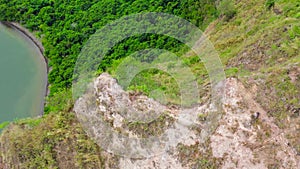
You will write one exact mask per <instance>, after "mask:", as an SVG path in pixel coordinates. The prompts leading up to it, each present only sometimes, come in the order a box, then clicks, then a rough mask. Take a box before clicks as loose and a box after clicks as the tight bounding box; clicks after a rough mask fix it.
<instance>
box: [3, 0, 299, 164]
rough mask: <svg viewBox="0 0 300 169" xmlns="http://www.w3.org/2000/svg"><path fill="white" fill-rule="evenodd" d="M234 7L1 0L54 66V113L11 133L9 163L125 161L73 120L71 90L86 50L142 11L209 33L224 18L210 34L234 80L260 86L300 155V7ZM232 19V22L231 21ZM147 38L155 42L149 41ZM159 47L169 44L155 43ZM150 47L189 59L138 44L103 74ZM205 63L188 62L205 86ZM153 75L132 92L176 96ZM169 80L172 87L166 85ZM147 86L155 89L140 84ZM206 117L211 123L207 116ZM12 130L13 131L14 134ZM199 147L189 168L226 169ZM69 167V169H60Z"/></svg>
mask: <svg viewBox="0 0 300 169" xmlns="http://www.w3.org/2000/svg"><path fill="white" fill-rule="evenodd" d="M226 1H227V2H230V3H231V4H225V3H224V2H223V3H220V4H219V6H218V7H217V9H219V10H223V9H224V10H223V11H219V12H218V11H217V10H216V7H215V6H214V2H213V1H210V0H206V1H204V0H203V1H202V0H200V1H196V0H182V1H164V0H157V1H155V0H153V1H144V0H138V1H119V2H116V1H110V0H102V1H100V2H96V1H91V2H83V1H71V2H64V1H61V2H59V1H29V0H27V1H18V0H12V1H8V0H7V1H5V0H0V20H8V21H16V22H19V23H21V24H22V25H24V26H25V27H26V28H28V29H30V30H31V31H33V32H34V33H35V34H36V35H37V36H39V37H40V38H41V40H42V42H43V45H44V46H45V48H46V52H45V55H46V57H47V58H49V59H50V66H51V67H52V68H53V70H52V71H51V73H50V76H49V81H50V83H51V95H50V97H49V98H48V107H47V108H46V111H47V112H53V113H51V114H49V115H46V116H44V117H42V118H41V119H34V120H32V119H30V120H24V121H17V122H15V124H13V125H11V126H9V127H11V128H10V130H7V131H5V133H4V136H3V140H11V141H10V142H8V143H7V145H6V147H8V149H9V150H10V152H9V153H7V154H8V155H6V156H10V157H9V159H15V157H18V158H17V159H19V160H20V161H19V162H20V163H21V164H23V166H24V167H31V168H44V167H45V166H47V165H48V166H51V167H52V168H59V167H67V168H72V167H73V168H80V167H83V168H84V167H85V168H93V167H94V168H95V167H98V168H99V166H100V167H103V165H104V163H106V164H107V163H109V164H108V165H109V166H110V168H114V167H112V166H113V165H114V164H115V163H117V160H118V159H117V158H115V159H110V158H111V157H110V156H107V155H103V153H102V151H101V149H100V148H99V147H98V146H97V145H96V144H95V143H93V142H92V141H90V140H89V139H88V138H87V137H86V135H85V133H84V131H83V130H82V128H81V126H80V124H79V123H78V122H77V120H76V118H75V117H74V114H73V113H69V112H71V111H72V107H73V101H72V94H71V91H70V87H71V83H72V72H73V66H74V64H75V61H76V57H77V56H78V54H79V52H80V50H81V47H82V46H83V45H84V44H85V42H86V41H87V39H88V38H89V37H90V35H92V34H93V33H94V32H95V31H96V30H97V29H99V28H101V27H102V26H104V25H105V24H107V23H109V22H110V21H112V20H115V19H117V18H119V17H121V16H123V15H127V14H131V13H138V12H142V11H160V12H167V13H171V14H176V15H179V16H182V17H184V18H186V19H188V20H189V21H191V22H192V23H194V24H196V25H198V26H199V27H200V28H205V27H206V26H207V25H208V24H209V23H210V22H211V21H212V20H213V19H214V18H216V17H217V16H220V19H219V20H217V21H216V22H213V23H212V24H211V25H210V27H208V30H207V34H208V35H209V37H210V40H211V41H212V42H213V43H214V45H215V47H216V49H217V50H218V51H219V52H220V57H221V60H222V62H223V63H224V65H225V69H226V70H225V71H226V74H227V76H234V77H237V78H239V80H240V81H242V82H243V83H244V84H245V86H246V88H247V89H248V88H251V87H252V85H253V86H255V85H256V87H257V88H258V89H257V93H254V97H255V100H257V101H258V102H259V103H260V104H261V105H262V107H263V108H264V109H265V110H266V111H268V115H269V116H272V117H274V119H275V121H276V124H277V125H278V126H280V127H281V128H282V129H287V133H286V134H288V135H289V141H290V144H291V146H292V147H294V148H296V150H297V151H298V152H300V146H299V136H300V133H299V132H294V130H289V129H291V128H292V127H293V126H292V124H293V123H292V122H293V120H294V119H296V118H295V116H297V114H296V113H295V112H296V111H295V110H297V108H299V107H300V105H299V103H300V102H299V100H300V98H299V97H300V94H299V87H300V86H299V84H300V83H299V80H300V79H299V78H298V80H297V81H296V82H292V81H291V78H290V74H289V72H293V71H296V69H297V67H299V62H300V55H299V54H300V51H299V50H300V31H299V30H300V29H299V27H300V25H299V23H300V22H299V19H300V2H299V0H277V1H273V0H251V1H249V0H241V1H230V0H225V2H226ZM270 2H271V7H270V8H269V3H270ZM273 2H274V4H273ZM232 6H234V9H233V8H231V7H232ZM268 8H269V9H268ZM233 13H234V15H232V14H233ZM224 16H225V17H224ZM227 16H230V17H229V18H226V17H227ZM224 18H225V19H224ZM145 39H147V41H144V40H145ZM157 40H162V42H164V43H162V44H158V43H154V42H156V41H157ZM174 44H176V45H175V46H174ZM152 45H153V46H152ZM148 47H158V48H164V49H168V50H171V51H174V52H177V53H180V52H182V49H180V47H181V45H180V44H178V42H177V41H175V40H174V39H171V38H168V37H164V36H156V35H143V36H138V37H133V38H130V39H126V40H125V41H122V42H121V43H119V44H118V45H117V46H116V47H115V48H114V49H113V50H112V51H111V53H110V54H109V55H108V56H107V57H106V60H105V62H104V63H105V64H103V65H101V66H100V68H101V70H100V72H101V71H103V70H105V71H109V72H112V73H114V68H115V67H116V65H117V64H118V63H119V62H120V59H121V58H123V57H125V56H126V55H130V54H131V53H132V52H134V51H136V50H140V49H144V48H148ZM198 59H199V58H198V57H195V56H194V55H193V54H191V56H187V57H185V58H183V61H184V62H185V63H186V64H187V65H188V66H189V67H190V68H191V69H192V71H193V72H195V75H197V76H198V77H200V78H203V79H205V78H207V75H206V72H205V69H204V67H203V65H202V63H199V62H198V61H199V60H198ZM150 71H152V73H151V74H152V75H154V76H153V77H154V79H150V78H148V76H149V74H148V73H147V72H142V73H141V74H139V75H138V76H137V78H136V79H135V80H134V81H133V84H134V85H135V86H131V87H130V88H129V89H133V90H136V89H138V90H141V91H144V92H146V94H150V91H151V90H153V89H156V88H159V89H161V90H164V89H165V88H166V89H167V90H170V88H168V87H170V86H172V88H171V89H177V86H173V85H174V84H173V83H171V84H168V83H167V82H165V81H168V82H170V81H172V80H173V79H171V78H170V77H169V79H168V78H166V76H167V75H165V74H164V73H160V72H159V71H157V70H150ZM163 78H164V79H166V80H165V81H162V80H161V79H163ZM141 81H142V82H145V84H146V85H148V86H145V85H143V84H140V82H141ZM200 81H201V79H200ZM161 83H162V84H161ZM253 83H254V84H253ZM200 84H202V86H201V87H203V88H206V87H207V86H208V82H207V81H204V82H203V81H201V82H200ZM147 92H148V93H147ZM170 92H173V91H170ZM172 97H173V96H172ZM172 97H171V98H172ZM298 116H299V115H298ZM199 118H201V119H204V120H205V117H199ZM290 119H291V121H292V122H291V121H290ZM5 125H6V124H2V125H0V126H5ZM135 125H136V124H131V127H135ZM142 127H144V126H142ZM0 128H1V127H0ZM143 129H144V128H143ZM12 130H13V132H10V131H12ZM138 131H139V132H141V133H142V132H144V130H138ZM290 131H293V132H290ZM0 141H1V140H0ZM197 146H198V145H197ZM197 146H195V147H193V146H190V147H186V146H179V147H178V149H179V150H180V151H181V153H180V154H179V156H180V157H181V158H182V161H183V164H184V163H186V162H185V160H186V159H187V160H189V161H188V162H191V161H192V162H193V163H195V166H198V167H199V168H218V166H217V164H218V162H217V160H216V159H213V158H211V155H210V154H209V153H208V154H207V155H203V154H200V152H197V151H198V149H197ZM202 147H204V146H202ZM74 154H75V155H74ZM195 154H199V155H198V156H197V158H194V155H195ZM192 157H193V158H192ZM0 158H1V157H0ZM59 159H63V160H64V161H59ZM112 161H113V162H112ZM63 164H66V165H65V166H60V165H63Z"/></svg>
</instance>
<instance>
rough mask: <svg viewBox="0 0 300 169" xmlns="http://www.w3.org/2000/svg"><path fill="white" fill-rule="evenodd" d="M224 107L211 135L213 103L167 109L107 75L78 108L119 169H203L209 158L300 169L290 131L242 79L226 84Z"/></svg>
mask: <svg viewBox="0 0 300 169" xmlns="http://www.w3.org/2000/svg"><path fill="white" fill-rule="evenodd" d="M222 109H223V110H222V111H223V113H222V114H219V115H222V117H221V119H220V120H218V122H217V125H216V129H215V130H214V133H212V134H210V135H208V136H205V135H203V130H205V129H206V128H205V127H204V126H205V125H206V124H211V121H210V122H207V118H206V116H209V113H212V112H213V110H212V105H210V104H209V103H207V104H204V105H201V106H195V107H192V108H189V109H180V108H178V107H176V106H172V107H170V106H165V105H162V104H160V103H159V102H157V101H155V100H153V99H151V98H148V97H146V96H144V95H141V94H133V93H128V92H126V91H124V90H123V89H122V88H121V87H120V86H119V85H118V84H117V81H116V80H115V79H113V78H112V77H111V76H110V75H108V74H106V73H104V74H102V75H101V76H99V77H98V78H97V79H96V80H95V82H94V83H93V85H92V86H91V89H90V90H89V92H88V93H86V94H85V95H84V96H82V97H81V98H80V99H78V100H77V102H76V104H75V108H74V110H75V112H76V113H77V115H78V117H79V118H80V119H81V122H82V123H83V125H84V126H85V128H86V130H87V132H88V133H89V135H90V136H92V137H93V138H94V139H95V140H96V142H97V143H98V144H99V145H100V146H101V147H102V148H104V149H105V150H107V151H108V152H111V153H112V154H115V155H116V156H119V158H120V159H119V160H118V166H119V168H125V169H126V168H128V169H129V168H130V169H132V168H133V169H140V168H158V169H164V168H175V169H181V168H201V166H205V164H206V163H207V162H206V163H205V160H206V161H207V160H208V161H209V162H211V164H210V163H209V165H210V166H211V165H213V166H214V167H215V168H224V169H225V168H249V169H250V168H270V167H271V168H272V167H273V168H274V167H275V168H299V167H300V164H299V160H300V158H299V157H300V156H298V155H297V152H296V151H295V150H294V149H293V148H292V147H290V146H289V142H288V140H287V139H286V137H285V135H284V131H282V130H281V129H280V128H278V126H276V125H275V123H274V122H273V120H272V118H270V117H268V116H267V113H266V112H265V111H264V110H263V109H262V107H261V106H260V105H259V104H258V103H257V102H256V101H255V100H253V99H252V97H251V93H250V91H247V90H246V89H245V88H244V86H243V85H242V84H241V83H240V82H239V81H238V80H237V79H234V78H230V79H227V80H226V83H225V95H224V98H223V100H222ZM162 114H164V116H162ZM145 134H146V135H148V137H146V138H143V137H144V136H145ZM179 145H180V146H179ZM179 147H181V148H179ZM182 147H183V148H182ZM204 156H205V157H206V158H205V159H203V157H204ZM183 157H184V158H188V157H191V158H188V160H185V159H184V158H183ZM211 159H214V160H211Z"/></svg>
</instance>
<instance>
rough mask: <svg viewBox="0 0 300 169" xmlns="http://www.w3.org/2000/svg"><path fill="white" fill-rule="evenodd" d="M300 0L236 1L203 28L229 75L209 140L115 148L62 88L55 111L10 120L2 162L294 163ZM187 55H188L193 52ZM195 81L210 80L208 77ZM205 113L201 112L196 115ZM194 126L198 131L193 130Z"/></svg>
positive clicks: (298, 131) (299, 150)
mask: <svg viewBox="0 0 300 169" xmlns="http://www.w3.org/2000/svg"><path fill="white" fill-rule="evenodd" d="M299 3H300V2H299V1H298V0H278V1H276V2H275V6H274V7H272V8H271V9H268V8H267V7H266V1H265V0H251V1H249V0H239V1H234V6H235V12H234V13H235V15H234V16H231V17H232V18H231V17H230V18H226V16H225V15H223V16H220V18H219V19H217V20H216V21H214V22H212V23H211V24H210V25H209V26H208V28H207V29H206V31H205V33H206V35H207V36H208V37H209V39H210V40H211V41H212V43H213V44H214V45H215V47H216V49H217V50H218V51H219V53H220V57H221V60H222V62H223V64H224V65H225V72H226V74H227V76H228V77H233V78H229V79H227V81H226V84H227V85H226V91H227V92H226V96H227V97H226V99H225V100H223V109H224V112H223V116H222V119H221V120H220V122H219V125H218V127H217V129H216V132H215V133H214V134H213V135H212V136H211V137H210V139H209V140H208V141H206V142H204V143H200V142H197V141H196V139H195V140H193V141H192V143H190V144H186V143H181V144H178V146H177V147H176V149H175V150H174V152H171V154H168V155H167V156H165V158H164V159H166V160H165V161H163V160H162V158H161V157H159V156H158V157H153V158H149V159H146V160H145V159H123V158H120V157H118V156H114V155H112V154H110V153H107V152H106V151H103V150H102V149H101V147H99V146H97V144H96V143H94V142H93V141H92V140H91V139H90V138H88V137H87V136H86V134H85V132H84V130H83V129H82V127H81V125H80V124H79V122H78V121H77V119H76V118H75V115H74V113H73V111H72V110H73V104H74V102H73V101H71V100H72V99H71V96H70V92H69V91H67V92H62V93H58V94H57V96H56V98H64V100H60V99H56V100H52V101H51V102H50V103H49V104H53V105H55V104H57V103H59V102H60V105H62V106H61V107H60V108H57V110H55V111H54V112H56V113H51V114H50V115H46V116H44V117H42V118H40V119H36V120H35V119H34V120H24V121H19V122H15V123H14V124H12V125H10V126H9V127H8V128H7V129H6V130H5V131H4V132H3V134H2V135H1V138H0V152H1V153H0V166H1V165H2V166H3V168H17V166H21V168H29V167H48V168H126V167H128V166H129V167H130V168H134V167H136V168H141V167H139V166H143V167H145V166H147V165H148V166H149V167H150V168H155V167H156V168H163V167H167V166H172V167H174V166H176V167H177V166H181V167H182V168H230V167H231V168H242V167H244V168H291V169H294V168H299V160H300V159H299V157H300V156H299V155H300V146H299V145H300V126H299V124H300V116H299V115H300V112H299V111H300V101H299V100H300V93H299V92H300V69H299V67H300V52H299V50H300V28H299V27H300V25H299V24H300V22H299V20H300V4H299ZM192 55H193V54H188V55H187V56H186V57H187V58H189V57H190V58H193V56H192ZM189 65H190V66H191V68H192V69H193V70H194V72H195V74H197V75H199V76H201V77H206V76H205V73H203V65H202V66H200V64H199V63H198V62H196V63H194V62H193V63H190V64H189ZM203 74H204V75H203ZM200 85H202V87H203V88H206V87H207V83H206V81H205V80H204V82H201V83H200ZM68 94H69V96H68ZM66 95H67V96H66ZM63 96H64V97H63ZM202 104H203V107H202V109H200V110H201V111H203V112H202V113H203V114H205V111H209V102H208V101H207V100H203V102H202ZM201 111H199V114H201ZM256 112H259V115H258V117H257V115H256V114H255V113H256ZM205 119H206V118H205V116H202V115H200V116H199V120H200V122H202V121H204V122H205ZM154 127H155V125H154ZM159 128H160V127H159ZM131 129H132V130H134V131H136V132H138V133H140V134H141V135H142V134H143V133H145V132H144V130H142V129H143V128H142V129H141V128H131ZM150 131H153V130H150ZM193 132H195V133H196V134H197V130H196V131H193ZM198 132H199V131H198ZM146 133H149V131H147V132H146ZM196 138H197V137H196ZM168 160H170V161H168ZM1 163H2V164H1Z"/></svg>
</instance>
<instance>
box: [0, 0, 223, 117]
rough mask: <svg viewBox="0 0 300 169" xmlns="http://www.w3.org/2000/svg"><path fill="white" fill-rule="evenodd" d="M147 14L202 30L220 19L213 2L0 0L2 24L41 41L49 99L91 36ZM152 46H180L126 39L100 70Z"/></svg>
mask: <svg viewBox="0 0 300 169" xmlns="http://www.w3.org/2000/svg"><path fill="white" fill-rule="evenodd" d="M147 11H149V12H165V13H169V14H175V15H177V16H180V17H182V18H184V19H187V20H188V21H190V22H192V23H193V24H195V25H197V26H199V27H200V28H205V27H206V26H207V25H208V23H210V22H211V21H212V20H213V19H214V18H216V16H217V15H218V14H217V10H216V8H215V3H214V0H208V1H207V0H206V1H198V0H180V1H179V0H170V1H165V0H151V1H145V0H138V1H133V0H122V1H112V0H101V1H60V0H53V1H47V0H39V1H31V0H25V1H18V0H13V1H10V0H0V20H2V21H14V22H18V23H20V24H21V25H23V26H25V27H26V28H28V29H29V30H31V31H32V32H34V33H35V34H36V35H37V36H38V37H40V38H41V41H42V43H43V46H44V47H45V56H46V57H47V58H48V59H49V60H50V62H49V66H50V67H51V69H52V70H51V72H50V74H49V82H50V84H51V86H50V91H51V93H50V97H52V96H53V95H56V93H60V92H64V91H66V90H67V91H68V89H69V88H70V87H71V85H72V73H73V68H74V64H75V62H76V58H77V56H78V54H79V53H80V51H81V48H82V46H83V45H84V44H85V42H86V41H87V39H88V38H89V37H90V35H92V34H93V33H95V31H96V30H98V29H99V28H101V27H102V26H104V25H105V24H107V23H109V22H111V21H113V20H115V19H118V18H120V17H122V16H124V15H129V14H133V13H139V12H147ZM150 47H152V48H164V49H168V50H171V51H178V50H180V43H179V42H178V41H177V40H175V39H172V38H168V37H166V36H159V35H151V34H150V35H141V36H137V37H132V38H128V39H126V40H124V41H122V42H121V43H119V44H118V45H117V46H116V47H114V48H113V49H112V50H111V52H110V53H109V54H108V56H107V57H106V58H105V59H104V61H103V64H102V65H100V69H101V70H104V71H105V70H106V69H107V67H110V66H111V65H113V64H112V62H113V61H114V60H117V59H120V58H122V57H125V56H127V55H129V54H130V53H132V52H134V51H137V50H141V49H145V48H150ZM101 70H100V71H101ZM52 109H56V108H55V107H49V106H48V107H47V108H46V112H49V111H52Z"/></svg>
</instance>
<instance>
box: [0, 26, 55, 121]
mask: <svg viewBox="0 0 300 169" xmlns="http://www.w3.org/2000/svg"><path fill="white" fill-rule="evenodd" d="M0 24H2V25H4V26H5V27H7V28H9V29H12V30H14V31H17V32H18V33H19V34H20V35H21V36H23V37H25V39H27V40H29V41H31V42H32V43H33V44H34V46H35V47H36V48H37V49H38V51H39V56H40V57H42V60H43V61H44V62H45V64H46V77H45V87H46V90H45V93H44V94H43V98H44V99H43V101H42V104H41V106H40V107H41V111H40V116H43V115H44V108H45V105H46V97H47V96H48V95H49V82H48V74H49V70H50V68H49V65H48V59H47V58H46V57H45V56H44V51H45V49H44V47H43V45H42V43H41V42H40V41H39V40H38V39H37V38H36V37H35V36H34V35H33V34H32V33H31V32H30V31H29V30H28V29H26V28H24V27H23V26H21V25H20V24H18V23H15V22H7V21H0Z"/></svg>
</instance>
